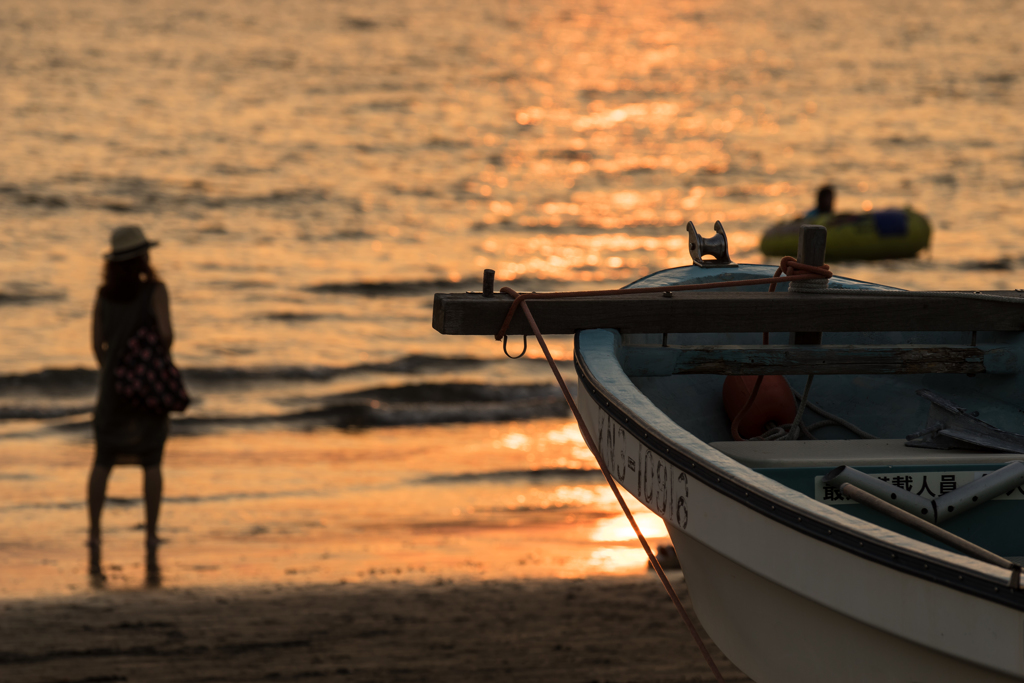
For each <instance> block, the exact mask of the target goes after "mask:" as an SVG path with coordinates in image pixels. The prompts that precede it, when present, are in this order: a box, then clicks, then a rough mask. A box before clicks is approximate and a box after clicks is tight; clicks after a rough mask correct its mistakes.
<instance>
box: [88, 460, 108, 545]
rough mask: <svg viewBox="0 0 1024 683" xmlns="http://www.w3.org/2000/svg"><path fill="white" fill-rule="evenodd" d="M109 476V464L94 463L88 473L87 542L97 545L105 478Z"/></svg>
mask: <svg viewBox="0 0 1024 683" xmlns="http://www.w3.org/2000/svg"><path fill="white" fill-rule="evenodd" d="M109 476H110V465H107V464H103V463H99V462H97V463H94V464H93V466H92V474H90V475H89V543H90V544H91V545H95V546H97V547H98V546H99V543H100V513H101V512H103V501H104V500H106V498H107V478H108V477H109Z"/></svg>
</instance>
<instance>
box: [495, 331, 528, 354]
mask: <svg viewBox="0 0 1024 683" xmlns="http://www.w3.org/2000/svg"><path fill="white" fill-rule="evenodd" d="M501 350H502V351H504V352H505V355H506V356H508V357H509V358H511V359H512V360H516V359H517V358H522V357H523V356H525V355H526V335H525V334H524V335H523V350H522V352H520V354H519V355H518V356H513V355H511V354H509V352H508V335H505V336H504V337H503V338H502V340H501Z"/></svg>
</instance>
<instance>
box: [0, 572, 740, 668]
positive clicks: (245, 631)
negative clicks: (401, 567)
mask: <svg viewBox="0 0 1024 683" xmlns="http://www.w3.org/2000/svg"><path fill="white" fill-rule="evenodd" d="M673 575H674V577H675V579H674V580H675V582H676V584H677V589H678V590H679V591H680V596H681V597H682V599H683V602H684V604H686V605H687V607H688V608H689V598H688V596H687V594H686V590H685V584H684V583H683V581H682V579H681V575H680V574H679V573H678V572H673ZM0 612H2V618H0V679H2V680H4V681H22V682H25V683H34V682H39V683H43V682H46V683H56V682H58V681H68V682H70V681H75V682H82V683H84V682H86V681H89V682H93V683H95V682H99V681H150V682H159V681H257V680H279V681H291V680H338V681H512V680H515V681H580V682H585V681H651V682H653V681H713V680H714V677H713V675H712V674H711V672H710V670H709V669H708V667H707V665H706V664H705V662H704V661H703V660H702V658H701V655H700V652H699V650H698V649H697V646H696V645H695V644H694V643H693V642H692V641H691V639H690V637H689V635H688V634H687V632H686V629H685V626H684V624H683V622H682V619H681V618H680V617H679V615H678V614H677V613H676V612H675V610H674V608H673V607H672V604H671V602H670V601H669V599H668V597H667V596H666V595H665V591H664V589H663V588H662V586H661V584H660V583H659V582H658V580H657V578H656V577H655V576H654V575H653V574H649V575H647V576H630V577H611V578H609V577H605V578H597V579H573V580H532V581H520V582H513V581H483V582H475V581H462V582H457V583H451V582H446V581H444V580H440V581H437V582H435V583H433V584H430V585H416V584H414V583H383V582H380V583H348V584H335V585H306V586H300V587H294V586H280V585H271V586H264V587H260V588H252V587H250V588H246V589H227V588H218V589H170V590H163V589H151V590H134V591H125V590H117V591H114V590H97V591H95V592H92V593H87V594H80V595H77V596H73V597H60V598H50V599H36V600H20V601H6V602H4V603H0ZM691 615H692V611H691ZM705 639H706V636H705ZM705 642H707V643H708V645H709V647H711V651H712V653H713V655H714V657H715V660H716V662H717V663H718V665H719V667H720V668H721V671H722V673H723V675H724V676H725V678H726V680H730V681H746V680H749V679H748V678H746V677H745V676H744V675H743V674H742V673H741V672H740V671H739V670H737V669H736V668H735V667H734V666H732V665H731V664H729V662H728V661H727V660H725V658H724V657H723V656H722V655H721V654H720V653H719V652H718V650H717V649H716V648H715V647H714V645H713V644H712V643H711V642H710V640H707V639H706V640H705Z"/></svg>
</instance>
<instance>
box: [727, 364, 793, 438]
mask: <svg viewBox="0 0 1024 683" xmlns="http://www.w3.org/2000/svg"><path fill="white" fill-rule="evenodd" d="M755 382H757V376H756V375H729V376H728V377H726V378H725V384H724V385H722V404H723V405H724V406H725V412H726V414H727V415H728V416H729V423H730V424H732V421H733V420H735V419H736V416H737V415H738V414H739V412H740V411H741V410H743V406H745V405H746V404H747V399H749V398H750V392H751V391H753V390H754V383H755ZM795 417H796V400H795V399H794V398H793V390H792V389H791V388H790V386H789V382H787V381H786V378H785V377H783V376H782V375H765V376H764V380H763V381H762V382H761V388H760V389H758V390H757V396H755V397H754V402H753V403H752V404H751V405H750V408H748V409H747V412H746V414H745V415H744V416H743V419H742V420H740V424H739V430H738V431H739V434H740V436H742V437H743V438H744V439H750V438H753V437H755V436H760V435H761V434H764V433H765V432H766V431H768V430H769V429H771V428H772V427H773V426H776V425H784V424H790V423H791V422H793V419H794V418H795Z"/></svg>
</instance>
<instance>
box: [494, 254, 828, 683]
mask: <svg viewBox="0 0 1024 683" xmlns="http://www.w3.org/2000/svg"><path fill="white" fill-rule="evenodd" d="M783 273H785V275H783ZM830 277H832V272H831V271H830V270H829V268H828V265H827V264H826V265H824V266H822V267H817V266H810V265H807V264H804V263H800V262H798V261H797V260H796V259H795V258H793V257H792V256H784V257H783V258H782V261H781V263H780V264H779V268H778V270H776V271H775V276H774V277H770V278H758V279H752V280H731V281H728V282H707V283H701V284H693V285H670V286H666V287H642V288H638V289H610V290H596V291H588V292H541V293H536V292H533V293H530V294H519V293H518V292H516V291H515V290H514V289H512V288H511V287H502V288H501V292H502V293H503V294H508V295H509V296H512V297H514V301H513V302H512V305H511V306H510V307H509V310H508V313H507V314H506V315H505V320H504V322H503V323H502V325H501V329H500V330H499V331H498V334H496V335H495V339H499V340H501V339H503V338H506V337H507V334H506V333H507V331H508V328H509V325H511V324H512V318H513V316H515V313H516V310H517V309H520V308H521V309H522V311H523V315H524V316H525V317H526V320H527V322H528V323H529V324H530V328H531V329H532V330H533V334H534V336H536V337H537V342H538V343H539V344H540V348H541V350H543V351H544V357H545V358H546V359H547V361H548V365H549V366H550V367H551V372H552V373H553V374H554V375H555V380H557V382H558V386H559V388H560V389H561V390H562V395H563V396H565V400H566V402H567V403H568V404H569V409H570V410H571V411H572V414H573V416H574V417H575V418H576V423H577V425H578V426H579V428H580V434H582V435H583V441H584V442H585V443H586V444H587V448H589V449H590V452H591V453H593V455H594V459H596V460H597V464H598V466H599V467H600V468H601V474H603V475H604V478H605V480H606V481H607V482H608V486H609V487H611V490H612V493H613V494H615V500H617V501H618V503H619V507H621V508H622V512H623V514H625V515H626V519H628V520H629V524H630V526H632V527H633V532H634V533H635V534H636V537H637V538H638V539H639V540H640V545H642V546H643V548H644V552H646V553H647V558H648V559H649V560H650V562H651V566H652V567H654V570H655V571H656V572H657V573H658V578H659V579H661V583H662V585H664V586H665V591H666V592H667V593H668V595H669V598H671V599H672V604H674V605H675V607H676V610H677V611H678V612H679V614H680V615H681V616H682V617H683V621H684V622H685V623H686V628H687V629H688V630H689V632H690V636H692V637H693V640H694V642H696V643H697V647H698V648H699V649H700V652H701V654H702V655H703V656H704V661H705V662H707V664H708V667H710V669H711V671H712V673H714V675H715V680H717V681H718V682H719V683H725V679H724V678H722V674H721V672H719V670H718V667H717V666H716V665H715V662H714V660H713V659H712V658H711V653H710V652H708V649H707V646H706V645H704V640H703V639H702V638H701V637H700V633H698V632H697V627H696V626H695V625H694V623H693V621H692V620H691V619H690V615H689V614H687V612H686V608H685V607H683V603H682V602H681V601H680V600H679V596H678V595H677V594H676V591H675V589H674V588H673V587H672V583H671V582H670V581H669V580H668V576H666V575H665V570H664V569H663V568H662V566H661V563H660V562H658V558H657V557H655V555H654V552H653V551H652V550H651V546H650V544H649V543H648V542H647V539H646V538H645V537H644V535H643V532H641V531H640V526H639V525H638V524H637V523H636V520H635V519H634V518H633V513H632V512H630V511H629V506H628V505H626V501H625V499H623V497H622V493H620V492H619V487H618V486H617V485H616V484H615V479H613V478H612V474H611V472H609V471H608V467H607V465H605V463H604V460H603V459H602V458H601V454H600V452H599V451H598V448H597V444H596V443H594V439H593V437H591V436H590V430H589V429H587V425H586V423H585V422H584V421H583V416H582V415H581V414H580V411H579V408H578V407H577V405H576V401H574V400H573V398H572V394H570V393H569V388H568V387H567V386H566V384H565V380H563V379H562V373H561V372H559V370H558V366H557V365H556V364H555V359H554V358H552V356H551V352H550V351H549V350H548V345H547V343H546V342H545V341H544V335H543V334H541V331H540V328H539V327H538V326H537V321H536V320H534V318H533V314H532V313H531V312H530V307H529V306H528V305H527V303H526V302H527V300H530V299H561V298H581V297H593V296H618V295H622V294H647V293H656V292H678V291H685V290H694V289H717V288H721V287H741V286H746V285H760V284H767V285H769V288H768V291H770V292H774V291H775V286H776V285H777V284H778V283H780V282H799V281H801V280H818V279H822V278H825V279H827V278H830ZM764 343H765V344H767V343H768V333H767V332H765V333H764ZM524 353H525V348H524ZM762 379H763V377H760V376H759V377H758V378H757V381H756V382H755V383H754V389H753V391H751V393H750V397H749V398H748V399H747V403H746V405H744V407H743V409H742V410H741V411H740V412H739V413H738V414H737V416H736V419H735V420H733V424H732V431H733V436H734V438H735V436H736V430H737V428H738V425H739V420H740V419H741V418H742V417H743V414H744V413H746V411H747V409H748V408H749V407H750V405H751V404H752V403H753V402H754V398H755V397H756V396H757V390H758V389H759V388H760V386H761V381H762Z"/></svg>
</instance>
